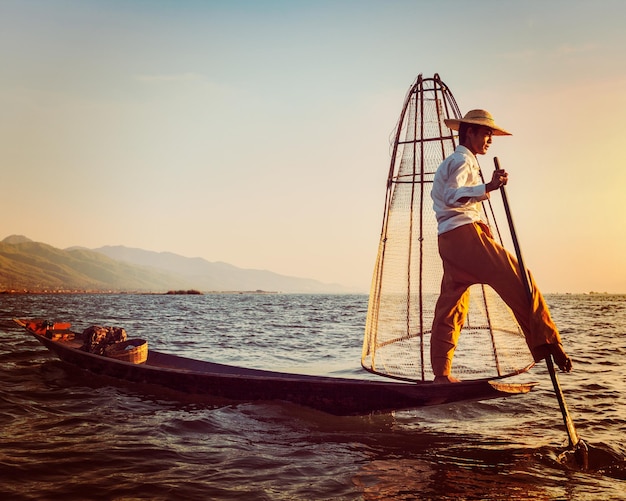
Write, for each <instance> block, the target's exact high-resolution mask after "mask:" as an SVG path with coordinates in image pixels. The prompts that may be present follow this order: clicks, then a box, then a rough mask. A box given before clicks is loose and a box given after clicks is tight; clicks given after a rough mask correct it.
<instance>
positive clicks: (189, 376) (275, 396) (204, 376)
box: [16, 320, 536, 416]
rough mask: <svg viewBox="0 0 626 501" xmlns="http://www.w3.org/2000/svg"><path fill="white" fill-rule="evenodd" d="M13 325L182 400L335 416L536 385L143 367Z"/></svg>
mask: <svg viewBox="0 0 626 501" xmlns="http://www.w3.org/2000/svg"><path fill="white" fill-rule="evenodd" d="M16 322H17V323H18V324H19V325H21V326H22V327H24V328H25V329H26V330H27V331H28V332H29V333H30V334H31V335H33V336H34V337H35V338H36V339H37V340H38V341H39V342H40V343H41V344H42V345H44V346H45V347H46V348H48V349H49V350H50V351H51V352H53V353H54V354H55V355H56V356H57V357H58V358H59V359H61V360H63V361H64V362H67V363H69V364H72V365H73V366H76V367H79V368H81V369H84V370H87V371H90V372H92V373H94V374H98V375H102V376H109V377H113V378H116V379H120V380H124V381H128V382H131V383H140V384H149V385H157V386H159V387H164V388H168V389H170V390H175V391H177V392H182V393H184V394H186V395H205V396H212V397H219V398H224V399H228V400H235V401H264V400H265V401H271V400H282V401H288V402H292V403H295V404H299V405H303V406H306V407H310V408H313V409H317V410H320V411H323V412H326V413H329V414H334V415H340V416H346V415H364V414H370V413H374V412H390V411H394V410H402V409H413V408H419V407H425V406H432V405H440V404H447V403H453V402H460V401H468V400H486V399H491V398H500V397H505V396H510V395H514V394H523V393H527V392H529V391H530V390H531V389H532V387H533V386H535V384H536V383H519V384H508V383H503V382H501V381H497V382H494V381H489V380H478V381H466V382H461V383H453V384H434V383H432V382H419V383H411V382H400V381H372V380H365V379H348V378H336V377H327V376H313V375H300V374H289V373H282V372H273V371H266V370H260V369H249V368H243V367H236V366H231V365H224V364H218V363H213V362H206V361H201V360H193V359H190V358H186V357H180V356H176V355H170V354H166V353H161V352H158V351H152V350H149V352H148V358H147V360H146V362H145V363H141V364H135V363H131V362H125V361H121V360H118V359H115V358H109V357H105V356H100V355H96V354H92V353H88V352H86V351H83V350H81V349H80V345H79V343H77V342H75V341H64V340H54V341H53V340H52V339H49V338H47V337H46V336H45V335H42V334H39V333H37V332H34V331H33V330H31V329H29V328H28V327H27V323H26V322H25V321H22V320H16Z"/></svg>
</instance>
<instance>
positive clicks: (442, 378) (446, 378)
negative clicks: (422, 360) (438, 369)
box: [435, 376, 461, 384]
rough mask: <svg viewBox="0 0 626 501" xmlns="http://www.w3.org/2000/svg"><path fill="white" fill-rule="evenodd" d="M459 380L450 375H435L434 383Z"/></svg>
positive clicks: (458, 381)
mask: <svg viewBox="0 0 626 501" xmlns="http://www.w3.org/2000/svg"><path fill="white" fill-rule="evenodd" d="M460 382H461V380H460V379H457V378H455V377H452V376H435V383H437V384H441V383H460Z"/></svg>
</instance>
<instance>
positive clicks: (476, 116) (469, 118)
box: [444, 110, 512, 136]
mask: <svg viewBox="0 0 626 501" xmlns="http://www.w3.org/2000/svg"><path fill="white" fill-rule="evenodd" d="M444 122H445V124H446V125H447V126H448V127H449V128H450V129H452V130H459V126H460V125H461V123H468V124H474V125H484V126H485V127H489V128H490V129H491V130H493V135H494V136H511V135H512V134H511V133H510V132H508V131H507V130H505V129H503V128H502V127H500V126H499V125H496V122H495V121H494V119H493V117H492V116H491V113H489V112H488V111H487V110H471V111H468V112H467V113H466V114H465V116H464V117H463V118H446V119H445V120H444Z"/></svg>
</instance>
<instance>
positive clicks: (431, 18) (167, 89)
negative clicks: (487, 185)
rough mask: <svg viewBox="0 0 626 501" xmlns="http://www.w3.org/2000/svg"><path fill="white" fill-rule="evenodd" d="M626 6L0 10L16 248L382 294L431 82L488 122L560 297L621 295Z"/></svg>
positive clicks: (526, 226)
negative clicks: (386, 236) (387, 221)
mask: <svg viewBox="0 0 626 501" xmlns="http://www.w3.org/2000/svg"><path fill="white" fill-rule="evenodd" d="M625 18H626V2H623V1H622V0H588V1H581V0H563V1H559V0H525V1H507V0H474V1H471V2H467V1H464V0H439V1H437V2H433V1H421V0H413V1H407V0H380V1H370V0H334V1H327V0H318V1H308V0H301V1H300V0H299V1H284V0H267V1H264V0H256V1H243V0H230V1H226V0H224V1H211V0H205V1H191V0H176V1H173V0H172V1H164V0H150V1H148V0H141V1H140V0H126V1H120V0H100V1H90V0H83V1H77V0H76V1H72V0H16V1H12V0H0V169H1V172H2V181H3V182H2V196H1V197H0V211H1V213H2V214H3V216H2V218H1V219H0V239H2V238H5V237H6V236H9V235H13V234H17V235H25V236H27V237H28V238H30V239H32V240H35V241H38V242H44V243H47V244H50V245H53V246H55V247H58V248H67V247H71V246H83V247H88V248H97V247H100V246H103V245H124V246H127V247H136V248H141V249H146V250H151V251H157V252H162V251H167V252H173V253H176V254H180V255H183V256H186V257H202V258H204V259H206V260H208V261H223V262H227V263H230V264H233V265H235V266H238V267H241V268H250V269H262V270H270V271H273V272H276V273H280V274H284V275H290V276H296V277H303V278H313V279H316V280H320V281H322V282H326V283H339V284H342V285H345V286H348V287H351V288H354V289H355V290H358V291H362V292H367V291H368V290H369V284H370V281H371V277H372V272H373V267H374V263H375V259H376V251H377V246H378V240H379V237H380V231H381V223H382V217H383V209H384V207H383V206H384V198H385V189H386V186H385V184H386V178H387V173H388V170H389V162H390V137H391V134H392V133H393V131H394V127H395V125H396V122H397V119H398V116H399V114H400V111H401V108H402V104H403V101H404V97H405V95H406V92H407V90H408V89H409V88H410V86H411V84H412V83H413V82H414V80H415V79H416V77H417V76H418V75H419V74H423V75H424V77H431V76H433V75H434V74H435V73H438V74H439V75H440V77H441V79H442V80H443V81H444V82H445V83H446V84H447V85H448V86H449V88H450V89H451V91H452V93H453V95H454V97H455V99H456V101H457V103H458V104H459V107H460V109H461V112H462V113H465V112H466V111H468V110H470V109H473V108H485V109H488V110H489V111H490V112H491V113H492V114H493V115H494V117H495V119H496V121H497V122H498V123H499V124H500V125H501V126H502V127H504V128H506V129H508V130H510V131H511V132H513V136H511V137H505V138H502V137H496V138H494V142H493V145H492V146H491V148H490V150H489V153H488V154H487V155H486V156H485V157H481V158H480V161H481V164H482V165H483V166H490V165H493V161H492V157H493V156H498V158H499V159H500V162H501V164H502V167H504V168H506V170H507V171H508V172H509V185H508V187H507V191H508V198H509V202H510V205H511V209H512V212H513V215H514V220H515V225H516V229H517V234H518V238H519V241H520V245H521V247H522V249H523V254H524V258H525V261H526V264H527V266H528V267H529V268H530V269H532V271H533V274H534V276H535V278H536V280H537V282H538V285H539V287H540V288H541V289H542V290H543V291H544V292H571V293H578V292H591V291H595V292H615V293H626V264H625V263H624V258H625V256H626V224H625V217H624V214H623V211H624V208H623V206H624V202H625V200H626V196H625V195H624V187H625V186H626V168H625V165H624V164H625V160H624V157H625V152H624V151H623V150H624V148H623V147H622V142H623V136H624V129H625V125H624V124H625V123H626V30H624V29H623V26H622V25H623V20H624V19H625Z"/></svg>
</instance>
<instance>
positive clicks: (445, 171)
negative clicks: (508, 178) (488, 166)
mask: <svg viewBox="0 0 626 501" xmlns="http://www.w3.org/2000/svg"><path fill="white" fill-rule="evenodd" d="M431 197H432V199H433V202H434V203H433V209H434V210H435V216H436V217H437V223H438V233H439V234H440V235H441V234H442V233H445V232H446V231H450V230H453V229H455V228H458V227H459V226H463V225H464V224H470V223H474V222H479V221H481V220H482V217H481V211H480V202H481V201H482V200H486V199H488V198H489V193H487V190H486V187H485V184H484V183H483V182H482V179H481V177H480V167H479V166H478V161H477V160H476V157H475V156H474V154H473V153H472V152H471V151H470V150H469V149H467V148H466V147H465V146H457V147H456V149H455V150H454V153H452V155H450V156H448V157H447V158H446V159H445V160H444V161H443V162H442V163H441V165H440V166H439V167H438V168H437V172H436V173H435V179H434V181H433V189H432V191H431ZM462 198H468V200H466V201H463V202H460V201H459V200H460V199H462Z"/></svg>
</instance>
